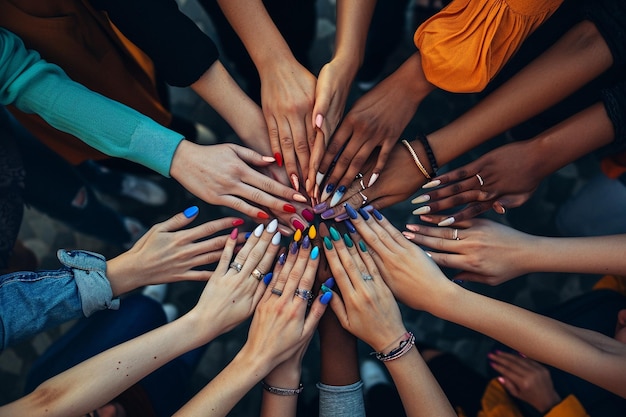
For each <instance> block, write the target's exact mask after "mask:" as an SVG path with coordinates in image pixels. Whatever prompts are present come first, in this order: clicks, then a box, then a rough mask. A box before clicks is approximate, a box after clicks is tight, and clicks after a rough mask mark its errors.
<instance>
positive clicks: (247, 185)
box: [170, 140, 307, 220]
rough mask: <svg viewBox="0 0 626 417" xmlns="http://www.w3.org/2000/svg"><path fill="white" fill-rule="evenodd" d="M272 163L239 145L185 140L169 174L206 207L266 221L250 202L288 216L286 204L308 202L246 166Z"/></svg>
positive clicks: (268, 158)
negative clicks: (201, 143)
mask: <svg viewBox="0 0 626 417" xmlns="http://www.w3.org/2000/svg"><path fill="white" fill-rule="evenodd" d="M273 161H274V159H273V158H271V157H266V156H261V155H259V154H258V153H256V152H254V151H252V150H250V149H247V148H244V147H241V146H238V145H233V144H220V145H211V146H201V145H196V144H194V143H191V142H189V141H186V140H184V141H182V142H181V143H180V145H178V148H177V149H176V153H175V154H174V159H173V160H172V167H171V169H170V173H171V175H172V177H173V178H175V179H176V180H177V181H178V182H180V183H181V184H182V185H183V186H184V187H185V188H186V189H187V190H188V191H189V192H191V193H192V194H194V195H195V196H197V197H199V198H201V199H202V200H204V201H206V202H207V203H209V204H215V205H221V206H226V207H230V208H233V209H235V210H237V211H239V212H242V213H244V214H247V215H248V216H250V217H252V218H258V219H264V220H265V219H269V215H268V214H267V213H266V212H265V211H264V210H260V209H259V208H258V207H255V206H253V205H252V204H251V203H249V202H252V203H253V204H256V205H258V206H261V207H268V208H271V209H272V210H273V211H276V212H281V211H282V212H284V213H289V211H290V210H293V205H291V204H290V203H288V202H287V201H298V202H303V203H304V202H306V201H307V199H306V197H305V196H303V195H302V194H300V193H294V191H293V190H292V189H291V188H289V187H287V186H285V185H283V184H280V183H279V182H277V181H274V180H272V179H271V178H268V177H267V176H265V175H263V174H261V173H259V172H258V171H256V170H255V169H254V168H252V167H251V166H249V165H248V164H250V165H253V166H256V167H266V166H268V165H269V164H271V163H272V162H273Z"/></svg>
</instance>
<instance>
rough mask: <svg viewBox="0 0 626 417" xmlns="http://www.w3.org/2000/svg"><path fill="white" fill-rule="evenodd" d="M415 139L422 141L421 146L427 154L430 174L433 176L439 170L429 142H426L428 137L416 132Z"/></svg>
mask: <svg viewBox="0 0 626 417" xmlns="http://www.w3.org/2000/svg"><path fill="white" fill-rule="evenodd" d="M417 139H418V140H419V141H420V142H421V143H422V146H423V147H424V150H425V151H426V156H428V162H430V167H431V168H432V174H430V175H431V176H433V177H434V176H435V175H436V174H437V171H438V170H439V165H438V164H437V159H436V158H435V154H434V153H433V148H431V147H430V143H428V138H427V137H426V135H425V134H423V133H418V134H417Z"/></svg>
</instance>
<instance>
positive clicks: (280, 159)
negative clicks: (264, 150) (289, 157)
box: [274, 152, 283, 167]
mask: <svg viewBox="0 0 626 417" xmlns="http://www.w3.org/2000/svg"><path fill="white" fill-rule="evenodd" d="M274 159H275V160H276V165H278V166H279V167H282V166H283V156H282V155H281V154H279V153H278V152H276V153H275V154H274Z"/></svg>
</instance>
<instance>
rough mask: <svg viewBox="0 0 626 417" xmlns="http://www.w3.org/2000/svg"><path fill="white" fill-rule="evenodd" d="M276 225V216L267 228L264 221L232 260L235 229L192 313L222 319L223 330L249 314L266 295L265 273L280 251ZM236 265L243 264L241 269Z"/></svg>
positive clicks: (236, 323)
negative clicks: (264, 294)
mask: <svg viewBox="0 0 626 417" xmlns="http://www.w3.org/2000/svg"><path fill="white" fill-rule="evenodd" d="M277 228H278V221H277V220H276V219H274V220H272V221H271V222H270V223H269V224H268V225H267V228H265V230H264V226H263V225H262V224H261V225H258V226H257V227H256V229H255V230H254V232H253V233H252V234H250V237H249V238H248V240H247V241H246V244H245V245H244V246H243V247H242V248H241V250H240V251H239V252H238V253H237V255H236V256H235V259H234V260H233V259H232V258H233V253H234V249H235V244H236V242H237V241H236V235H237V232H236V229H235V230H234V231H233V232H232V233H231V235H230V238H229V239H228V240H227V242H226V246H225V247H224V251H223V252H222V256H221V257H220V262H219V264H218V265H217V268H215V272H214V273H213V276H211V279H210V280H209V282H208V283H207V285H206V287H205V288H204V291H202V294H201V295H200V300H199V301H198V304H197V305H196V307H194V309H193V310H192V313H194V314H199V315H201V317H204V318H205V319H206V320H210V321H211V322H216V323H220V324H221V328H222V332H221V333H224V332H226V331H229V330H231V329H232V328H233V327H235V326H236V325H238V324H239V323H241V322H242V321H244V320H245V319H246V318H248V317H249V316H250V315H251V314H252V313H253V312H254V309H255V308H256V305H257V303H258V302H259V300H260V299H261V297H262V296H263V292H264V291H265V284H264V281H265V278H266V276H265V275H264V274H266V272H267V271H269V270H270V268H271V267H272V263H273V262H274V258H275V256H276V253H277V252H278V248H279V244H280V233H278V232H276V229H277ZM231 261H232V264H231ZM236 265H241V267H240V269H238V268H236Z"/></svg>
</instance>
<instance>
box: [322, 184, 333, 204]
mask: <svg viewBox="0 0 626 417" xmlns="http://www.w3.org/2000/svg"><path fill="white" fill-rule="evenodd" d="M334 189H335V184H327V185H326V189H325V190H324V192H323V193H322V201H325V200H327V199H328V197H330V193H332V192H333V190H334Z"/></svg>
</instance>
